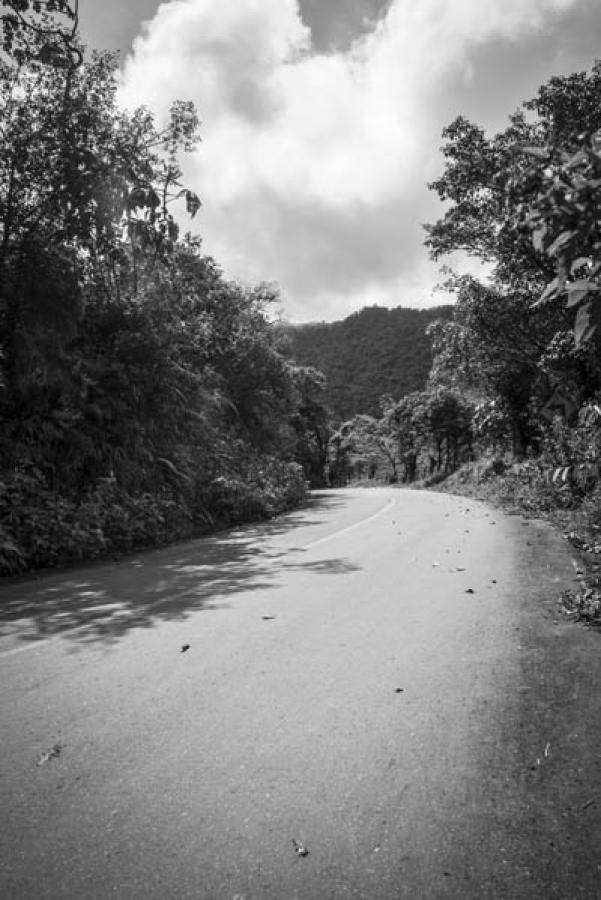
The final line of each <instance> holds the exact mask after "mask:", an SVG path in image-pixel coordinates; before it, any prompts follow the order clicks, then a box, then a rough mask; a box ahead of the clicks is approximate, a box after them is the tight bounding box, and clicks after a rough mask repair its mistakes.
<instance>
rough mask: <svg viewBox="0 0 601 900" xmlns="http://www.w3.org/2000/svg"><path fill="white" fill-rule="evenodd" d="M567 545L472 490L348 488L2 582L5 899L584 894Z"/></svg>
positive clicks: (595, 784)
mask: <svg viewBox="0 0 601 900" xmlns="http://www.w3.org/2000/svg"><path fill="white" fill-rule="evenodd" d="M572 556H573V554H572V553H571V551H570V549H569V547H568V546H567V544H566V543H565V541H563V539H562V538H561V537H560V536H558V535H557V534H555V533H554V532H553V531H552V530H551V529H550V528H549V527H548V526H545V525H543V524H541V523H537V522H534V521H529V522H528V521H525V520H523V519H521V518H519V517H506V516H503V515H502V514H501V513H500V512H498V511H493V510H491V509H490V508H488V507H486V506H485V505H484V504H482V503H479V502H477V501H472V500H465V499H461V498H457V497H451V496H447V495H442V494H435V493H424V492H413V491H403V490H392V489H390V490H388V489H380V490H377V489H375V490H347V491H327V492H323V493H319V494H316V495H314V497H313V498H312V500H311V501H310V503H309V504H308V506H307V507H306V508H305V509H303V510H300V511H297V512H294V513H292V514H290V515H287V516H284V517H283V518H281V519H279V520H277V521H274V522H271V523H268V524H265V525H261V526H253V527H249V528H244V529H239V530H236V531H230V532H225V533H222V534H219V535H217V536H213V537H211V538H208V539H203V540H198V541H193V542H189V543H186V544H183V545H179V546H176V547H171V548H168V549H164V550H159V551H153V552H150V553H145V554H141V555H139V556H136V557H135V558H129V559H126V560H124V561H120V562H111V563H105V564H102V565H94V566H89V567H86V568H76V569H71V570H67V571H63V572H62V573H54V574H50V575H43V576H41V577H39V578H32V579H24V580H18V581H10V582H7V581H5V582H4V583H3V584H2V585H1V586H0V635H1V637H0V685H1V698H2V699H1V718H0V728H1V742H2V743H1V756H0V851H1V852H0V896H1V897H2V898H3V900H7V898H18V900H29V898H31V900H45V898H48V900H58V898H61V900H63V898H65V900H96V898H113V897H118V898H125V900H138V898H140V900H142V898H144V900H155V898H157V900H159V898H160V900H170V898H198V900H294V898H299V900H329V898H336V900H346V898H364V900H393V898H407V900H421V898H424V900H438V898H457V900H459V898H461V900H472V898H473V900H476V898H477V900H489V898H493V900H496V898H498V900H522V898H524V900H526V898H527V900H538V898H545V900H549V898H561V900H574V898H582V897H584V898H590V900H593V898H594V900H598V898H600V897H601V840H600V838H601V795H600V789H599V785H600V783H601V779H600V775H601V690H600V688H601V663H600V658H601V637H600V636H599V635H597V634H596V633H594V632H592V631H590V630H587V629H585V628H583V627H581V626H578V625H573V624H569V623H567V622H565V621H563V620H561V621H560V620H558V618H557V611H556V600H557V597H558V594H559V593H560V591H561V590H562V589H563V588H564V587H567V586H569V585H570V584H572V583H573V581H574V577H575V572H574V561H573V559H572ZM187 645H189V646H188V649H186V650H182V648H183V647H186V646H187Z"/></svg>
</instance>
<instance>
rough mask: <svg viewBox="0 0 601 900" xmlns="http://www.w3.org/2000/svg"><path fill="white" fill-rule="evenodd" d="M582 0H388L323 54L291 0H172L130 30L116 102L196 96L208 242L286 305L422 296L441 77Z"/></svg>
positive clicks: (324, 308)
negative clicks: (362, 31)
mask: <svg viewBox="0 0 601 900" xmlns="http://www.w3.org/2000/svg"><path fill="white" fill-rule="evenodd" d="M578 2H579V0H528V3H524V0H504V2H503V3H502V4H501V3H499V2H498V0H419V2H416V0H393V2H392V3H391V4H390V5H389V7H388V9H387V12H386V14H385V16H384V18H383V19H381V20H380V21H379V22H378V23H377V24H376V25H375V27H374V28H373V30H372V31H371V32H370V33H368V34H367V35H364V36H363V37H361V38H360V39H358V40H357V41H356V42H355V43H354V44H353V45H352V46H351V47H350V49H349V50H347V51H345V52H332V53H328V54H323V53H316V52H314V51H313V50H312V49H311V34H310V31H309V30H308V28H307V27H306V26H305V25H304V24H303V21H302V19H301V14H300V10H299V7H298V4H297V2H296V0H220V2H219V3H218V4H215V3H214V2H212V0H171V2H170V3H165V4H163V5H162V6H161V7H159V9H158V11H157V14H156V16H155V18H154V19H153V20H152V21H151V22H150V23H148V24H147V25H146V26H145V29H144V32H143V33H142V35H141V36H139V37H138V38H137V40H136V41H135V42H134V49H133V54H132V55H131V56H130V57H129V58H128V60H127V61H126V64H125V66H124V70H123V76H122V88H121V94H120V96H121V101H122V103H123V104H124V105H126V106H128V107H130V108H131V107H133V106H136V105H138V104H140V103H145V104H147V105H148V106H150V107H151V108H153V109H154V110H155V111H156V113H157V115H159V116H161V115H163V114H164V113H165V112H166V110H167V108H168V106H169V103H170V102H171V101H172V100H173V99H175V98H181V99H193V100H194V101H195V103H196V105H197V107H198V110H199V113H200V116H201V119H202V120H203V127H202V137H203V143H202V144H201V146H200V149H199V151H198V152H197V153H196V154H195V155H194V157H193V158H191V159H188V160H187V162H186V163H185V168H186V178H187V181H188V182H190V183H191V184H193V185H194V188H195V189H196V190H197V191H198V193H199V194H200V195H201V197H202V199H203V203H204V206H203V212H202V218H201V224H200V228H201V231H202V235H203V238H204V247H205V250H206V252H208V253H211V254H212V255H214V256H215V257H216V258H217V260H218V261H219V262H220V263H221V264H222V265H223V266H224V268H225V270H226V273H227V274H229V275H231V276H233V277H240V278H242V279H244V280H269V281H276V282H278V283H279V284H280V286H281V290H282V295H283V300H284V311H285V313H286V314H287V315H289V316H290V317H291V318H293V319H312V318H329V317H331V316H340V315H344V314H345V313H346V312H347V311H348V310H350V309H355V308H358V305H360V304H361V303H362V302H364V300H365V298H369V301H368V302H380V303H383V304H387V305H396V304H399V303H404V304H410V303H412V302H413V303H414V304H418V303H419V305H424V304H426V303H428V302H429V301H428V286H429V285H431V284H432V282H433V280H435V271H434V270H433V268H432V266H431V265H429V264H427V263H426V259H425V251H423V248H422V246H421V242H422V233H421V230H420V227H419V225H420V222H422V221H425V220H428V219H432V218H433V217H435V215H436V212H435V209H436V207H435V205H434V202H433V199H432V198H431V197H429V196H428V193H427V191H426V190H425V187H424V185H425V182H427V181H428V180H429V179H431V178H432V177H433V174H434V172H435V171H436V161H437V146H438V135H439V133H440V129H441V127H442V125H443V124H445V122H444V121H440V118H439V116H440V113H439V110H438V107H437V104H438V103H439V94H440V91H441V90H442V88H443V87H444V86H445V84H446V83H448V80H449V79H457V83H461V82H462V80H463V81H464V82H465V83H467V82H468V81H469V78H470V53H471V52H472V51H473V50H474V49H476V48H479V47H482V46H484V45H486V44H487V43H489V42H493V41H499V40H504V41H517V40H522V39H523V38H524V35H527V34H528V33H536V32H537V31H539V30H540V29H541V28H543V26H544V25H545V23H548V22H549V21H553V19H554V17H557V16H560V15H562V14H564V13H566V12H568V11H569V10H570V9H571V8H572V7H575V6H577V5H578ZM472 78H473V73H472ZM511 108H512V107H511V105H510V106H509V108H508V111H509V110H510V109H511ZM412 298H413V301H412ZM432 302H433V303H438V302H440V298H439V297H437V296H436V295H435V296H434V297H433V299H432Z"/></svg>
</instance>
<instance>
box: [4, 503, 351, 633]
mask: <svg viewBox="0 0 601 900" xmlns="http://www.w3.org/2000/svg"><path fill="white" fill-rule="evenodd" d="M342 502H343V501H342V499H341V498H339V497H336V495H334V494H324V495H321V494H318V495H315V496H313V497H311V498H310V500H309V501H308V503H307V505H306V506H305V507H304V509H303V510H298V511H295V512H292V513H289V514H287V515H284V516H281V517H279V518H278V519H276V520H274V521H272V522H267V523H261V524H258V525H252V526H246V527H243V528H238V529H233V530H229V531H225V532H221V533H219V534H216V535H212V536H211V537H207V538H202V539H200V540H194V541H189V542H186V543H184V544H178V545H175V546H171V547H166V548H161V549H159V550H152V551H148V552H145V553H141V554H137V555H136V556H134V557H130V558H128V559H123V560H120V561H119V562H110V563H106V562H105V563H100V564H94V565H90V566H87V567H85V568H78V569H71V570H68V571H63V572H60V573H59V572H57V573H51V574H48V575H43V576H41V577H38V578H28V579H21V580H17V581H13V582H12V583H11V584H9V585H5V586H4V587H3V588H2V594H3V596H2V599H1V600H0V635H5V636H10V635H11V633H12V634H13V636H14V638H15V640H16V641H17V642H18V643H19V644H23V643H24V642H30V643H31V642H35V641H39V640H44V639H46V638H48V637H51V636H54V635H58V634H65V635H66V636H68V637H70V638H72V639H73V640H75V641H78V642H93V641H104V642H112V641H115V640H118V639H119V638H120V637H122V636H123V635H125V634H126V633H128V632H129V631H131V630H132V629H137V628H148V627H151V626H152V625H154V624H155V623H156V622H157V621H178V620H179V621H181V620H184V619H186V618H187V617H188V616H190V615H191V614H193V613H195V612H198V611H199V610H217V609H222V608H224V607H227V606H228V605H229V598H231V597H232V596H233V595H235V594H239V593H240V592H242V591H247V590H253V591H262V590H269V589H273V588H276V587H278V586H279V585H280V583H281V580H280V579H281V576H282V574H283V573H285V572H291V571H305V572H313V573H316V574H320V575H332V574H345V573H351V572H354V571H357V569H358V567H357V566H355V565H353V564H351V563H350V562H348V561H347V560H344V559H340V558H323V559H319V560H314V559H313V560H304V559H303V554H304V551H303V550H302V548H296V549H295V548H294V532H295V529H296V528H298V527H300V526H303V527H306V526H307V525H316V524H320V523H321V522H322V521H323V519H321V518H319V514H320V513H323V512H325V511H327V510H329V509H332V508H334V507H335V506H337V505H339V504H341V503H342ZM307 510H309V511H310V512H311V516H310V518H307ZM279 536H281V537H282V538H283V539H285V540H283V541H282V542H281V543H280V544H279V543H278V541H277V538H278V537H279Z"/></svg>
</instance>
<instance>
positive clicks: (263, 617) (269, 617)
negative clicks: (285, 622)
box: [261, 616, 275, 622]
mask: <svg viewBox="0 0 601 900" xmlns="http://www.w3.org/2000/svg"><path fill="white" fill-rule="evenodd" d="M261 618H262V619H263V621H264V622H268V621H269V620H270V619H275V616H261Z"/></svg>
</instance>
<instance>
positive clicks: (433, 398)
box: [0, 0, 601, 599]
mask: <svg viewBox="0 0 601 900" xmlns="http://www.w3.org/2000/svg"><path fill="white" fill-rule="evenodd" d="M3 9H4V12H3V14H2V27H3V50H2V51H1V52H0V82H1V90H0V98H1V99H0V128H1V129H2V141H1V143H0V326H1V327H0V574H3V575H6V574H15V573H20V572H24V571H29V570H32V569H36V568H40V567H44V566H52V565H60V564H64V563H66V562H70V561H74V560H80V559H92V558H96V557H99V556H105V555H107V554H115V553H122V552H127V551H130V550H133V549H137V548H139V547H146V546H154V545H156V544H161V543H166V542H168V541H173V540H178V539H182V538H187V537H190V536H193V535H196V534H200V533H204V532H207V531H211V530H214V529H216V528H220V527H224V526H227V525H230V524H237V523H240V522H244V521H249V520H256V519H261V518H268V517H270V516H273V515H275V514H277V513H278V512H281V511H282V510H285V509H289V508H292V507H293V506H295V505H297V504H298V503H300V502H302V500H303V498H304V496H305V494H306V490H307V486H308V485H311V486H313V487H323V486H328V485H330V486H339V485H345V484H348V483H351V482H353V483H357V482H361V481H367V482H369V483H374V482H380V483H382V482H383V483H392V484H417V485H423V486H426V487H427V486H432V485H437V486H440V488H441V489H446V490H459V491H461V492H462V493H466V492H470V491H471V492H474V493H476V494H477V495H479V496H483V495H485V496H487V497H488V498H489V499H492V500H496V501H497V502H501V503H503V504H504V505H509V506H511V507H512V508H514V509H520V510H522V511H526V512H530V513H532V514H543V515H546V516H549V517H551V518H553V519H554V520H555V521H557V522H558V523H559V524H561V526H562V527H563V529H564V531H566V533H568V534H569V535H570V537H571V539H572V540H573V541H574V542H575V543H576V544H577V545H578V546H579V548H580V549H581V550H582V551H583V552H584V553H589V554H591V555H592V556H593V557H594V556H595V554H596V553H598V552H599V551H601V477H600V473H601V469H600V466H601V354H600V350H601V333H600V331H599V327H598V326H599V323H600V322H601V236H600V223H601V63H596V64H595V65H594V66H593V67H592V69H591V71H590V72H585V73H578V74H574V75H570V76H567V77H558V78H552V79H550V81H549V82H547V83H546V84H544V85H543V86H542V87H541V88H540V89H539V91H538V93H537V95H536V96H535V97H534V98H533V99H532V100H530V101H528V102H526V103H524V104H523V105H522V107H521V108H520V109H519V110H517V111H516V112H515V113H513V114H512V115H511V116H510V117H509V119H508V124H507V127H506V128H505V129H504V130H503V131H502V132H500V133H499V134H496V135H493V136H488V135H486V134H485V133H484V131H483V130H482V129H481V128H479V127H478V126H477V125H476V124H473V123H471V122H469V121H468V120H467V119H465V118H463V117H459V118H458V119H456V120H455V121H454V122H452V123H451V124H450V125H449V126H448V127H447V128H446V129H445V130H444V132H443V140H444V144H443V148H442V152H443V156H444V167H443V171H442V173H441V175H440V177H439V178H438V179H437V180H436V181H435V182H434V183H433V184H432V185H430V187H431V189H432V190H434V191H435V192H436V193H437V194H438V196H439V197H440V199H441V201H442V202H443V204H444V214H443V215H442V217H441V218H440V219H439V220H438V221H437V222H434V223H432V224H430V225H427V226H426V245H427V247H428V248H429V251H430V253H431V255H432V257H433V258H434V259H437V260H445V259H447V258H451V259H452V254H455V253H458V252H459V253H462V254H467V255H469V256H471V257H473V258H474V259H475V260H477V261H478V262H480V263H482V264H483V265H484V266H485V270H486V272H487V273H488V274H487V277H486V278H482V279H480V280H478V279H476V278H475V277H473V276H463V277H460V276H458V275H456V274H454V273H453V271H452V270H451V269H446V277H447V282H446V288H447V290H449V291H451V292H452V293H453V294H454V296H455V304H454V306H453V307H452V308H449V307H441V308H440V310H439V314H438V317H437V318H436V319H435V320H434V321H431V318H432V317H431V315H430V314H428V315H427V316H425V317H424V316H421V314H418V313H417V311H415V310H405V311H382V310H378V309H377V308H373V309H371V310H364V311H363V312H362V313H359V314H356V315H355V316H352V317H350V318H349V319H347V320H345V322H344V323H333V324H332V325H331V326H325V325H324V324H323V323H322V325H314V326H305V327H304V328H303V329H300V330H299V331H296V332H295V330H294V329H291V328H290V327H289V326H285V325H283V324H282V323H281V322H279V321H278V318H277V301H278V298H277V294H276V293H275V291H274V289H273V288H272V287H269V286H266V285H257V286H254V287H247V286H243V285H240V284H237V283H235V282H232V281H230V280H228V279H226V278H225V276H224V275H223V273H222V271H221V269H220V267H219V265H218V263H217V262H216V261H215V260H213V259H211V258H209V257H207V256H205V255H203V253H202V244H201V239H200V238H199V237H197V236H195V235H193V234H192V233H185V234H181V233H180V227H179V224H178V223H179V222H182V221H184V220H185V219H187V221H192V220H194V219H195V217H196V216H197V214H198V212H199V210H200V207H201V201H200V198H199V196H198V194H197V193H196V192H195V189H194V186H190V185H187V184H185V183H183V176H182V167H181V161H182V158H183V155H184V154H186V153H187V152H190V151H193V150H195V149H196V148H197V146H198V143H199V139H200V123H199V120H198V115H197V112H196V110H195V108H194V107H193V105H192V104H191V103H189V102H188V101H185V100H176V101H175V102H174V104H173V106H172V109H171V112H170V116H169V117H168V118H167V120H166V121H165V122H157V121H156V120H155V118H154V116H153V115H152V113H151V112H150V111H149V110H147V109H138V110H134V111H130V112H125V111H123V110H121V109H120V108H119V107H118V106H117V103H116V66H115V60H114V59H113V58H112V57H111V56H110V55H106V54H100V55H99V54H89V53H88V52H87V51H86V50H85V49H84V48H83V47H81V45H80V43H79V40H78V33H77V25H78V13H77V3H69V2H66V0H56V2H52V3H47V4H46V10H47V11H46V13H42V12H40V9H41V6H40V4H37V3H35V2H28V0H4V7H3ZM400 312H403V314H404V315H403V316H400ZM396 313H399V315H396ZM409 313H410V314H411V315H409V317H408V318H407V315H408V314H409ZM405 314H407V315H405ZM397 320H398V322H399V323H400V321H401V320H403V321H405V320H406V323H405V324H407V323H409V324H410V327H409V324H407V328H408V333H409V334H410V335H414V331H415V328H416V327H417V325H419V327H420V328H421V329H422V330H423V329H424V327H425V326H426V322H427V323H428V324H427V327H425V330H426V335H427V338H426V339H427V341H428V344H429V349H427V352H426V349H424V348H425V344H423V345H422V344H419V348H421V349H420V351H419V353H418V354H416V353H412V352H410V348H409V347H407V351H406V353H405V352H403V353H399V358H401V357H403V358H405V362H406V366H405V369H404V370H403V371H400V370H399V372H398V373H397V374H395V375H394V377H391V373H390V371H389V368H390V367H389V366H388V365H384V364H383V357H382V358H379V357H378V350H377V348H378V347H380V348H381V349H382V354H384V350H386V353H388V352H389V351H390V352H392V351H391V347H392V343H391V341H389V340H388V339H387V336H388V337H390V335H388V332H387V330H386V323H390V322H397ZM418 320H419V321H418ZM361 323H363V325H364V326H365V325H366V323H368V324H369V329H371V332H370V334H371V337H370V338H368V339H364V338H365V329H364V328H363V329H362V327H361ZM416 323H417V324H416ZM335 326H336V327H335ZM338 326H340V327H338ZM399 333H400V324H399ZM396 337H398V335H396V336H395V341H396ZM414 337H415V335H414ZM426 339H424V340H426ZM340 340H342V341H343V343H345V344H348V345H349V346H350V345H352V348H354V349H353V353H354V354H355V355H356V354H357V353H359V351H360V350H361V352H363V349H365V344H366V343H367V345H368V346H369V347H370V348H371V349H369V352H368V353H367V356H369V357H370V359H371V360H372V361H377V362H378V365H376V364H375V362H374V365H371V366H370V367H369V372H367V370H366V372H365V373H361V372H360V371H358V370H359V369H360V366H358V365H357V363H356V360H355V363H354V371H353V369H352V368H351V367H350V366H351V364H350V362H349V360H348V359H347V357H346V356H345V355H344V353H343V352H342V350H341V347H340ZM303 341H305V344H303ZM307 341H308V345H307ZM370 341H371V344H370ZM411 344H412V345H415V347H418V342H417V339H414V338H412V339H411ZM309 345H310V347H312V349H313V351H315V353H316V354H317V356H314V357H311V359H309V358H308V357H307V356H306V352H308V350H307V346H309ZM303 346H304V350H303ZM394 346H395V347H396V344H394ZM404 346H405V345H404ZM415 347H413V349H415ZM386 348H387V349H386ZM346 349H347V350H348V347H347V348H346ZM395 352H396V351H395ZM303 354H304V355H303ZM295 356H297V357H298V358H300V359H301V360H302V361H303V362H305V363H307V362H310V363H311V365H307V364H305V365H298V364H297V362H296V361H295V359H294V357H295ZM322 363H323V364H322ZM330 363H331V368H332V372H333V373H334V374H333V375H331V378H332V379H333V381H336V379H338V381H336V384H335V385H334V388H333V387H332V385H329V386H328V384H327V382H326V380H325V378H324V375H323V374H322V373H321V372H320V371H318V368H316V367H315V366H320V367H322V368H324V369H326V368H327V367H328V366H330ZM426 363H427V366H430V370H429V374H427V366H426V365H425V364H426ZM336 366H338V369H337V368H336ZM422 370H423V371H422ZM362 374H363V375H365V378H363V381H361V377H360V376H362ZM366 379H367V380H366ZM353 380H354V382H355V383H354V385H351V387H352V388H353V389H352V391H351V390H350V389H349V384H350V382H351V381H353ZM378 386H379V389H378ZM377 397H379V400H377V401H376V398H377ZM334 407H335V408H334ZM350 410H352V411H351V412H350V415H349V411H350ZM587 589H588V588H587ZM589 599H590V598H589Z"/></svg>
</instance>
